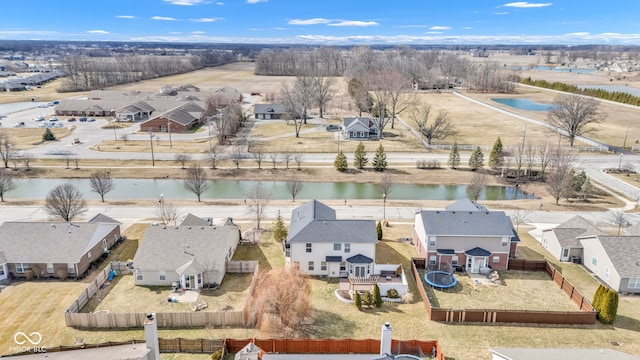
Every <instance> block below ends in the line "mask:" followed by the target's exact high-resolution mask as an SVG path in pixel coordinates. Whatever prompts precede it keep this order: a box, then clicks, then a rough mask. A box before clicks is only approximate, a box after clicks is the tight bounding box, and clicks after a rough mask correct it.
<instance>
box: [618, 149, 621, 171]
mask: <svg viewBox="0 0 640 360" xmlns="http://www.w3.org/2000/svg"><path fill="white" fill-rule="evenodd" d="M621 167H622V153H620V160H619V161H618V170H620V168H621Z"/></svg>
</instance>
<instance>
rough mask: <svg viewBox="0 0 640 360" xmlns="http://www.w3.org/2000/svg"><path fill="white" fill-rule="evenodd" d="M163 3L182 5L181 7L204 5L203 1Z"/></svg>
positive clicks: (171, 0) (183, 0) (191, 0)
mask: <svg viewBox="0 0 640 360" xmlns="http://www.w3.org/2000/svg"><path fill="white" fill-rule="evenodd" d="M164 2H168V3H169V4H173V5H182V6H193V5H198V4H206V3H207V2H206V1H205V0H164Z"/></svg>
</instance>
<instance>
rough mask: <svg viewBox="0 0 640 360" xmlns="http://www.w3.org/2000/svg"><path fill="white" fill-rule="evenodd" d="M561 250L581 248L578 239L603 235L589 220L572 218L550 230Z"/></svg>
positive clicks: (580, 217) (578, 217) (579, 217)
mask: <svg viewBox="0 0 640 360" xmlns="http://www.w3.org/2000/svg"><path fill="white" fill-rule="evenodd" d="M551 231H553V233H554V234H555V236H556V239H557V240H558V243H559V244H560V247H562V248H571V247H573V248H581V247H582V245H581V244H580V240H579V239H578V238H579V237H585V236H592V235H600V234H604V232H602V231H601V230H600V229H598V228H597V227H596V226H595V225H593V224H592V223H591V222H590V221H589V220H587V219H585V218H583V217H582V216H579V215H578V216H574V217H572V218H571V219H569V220H567V221H565V222H563V223H562V224H560V225H558V226H556V227H555V228H553V229H551Z"/></svg>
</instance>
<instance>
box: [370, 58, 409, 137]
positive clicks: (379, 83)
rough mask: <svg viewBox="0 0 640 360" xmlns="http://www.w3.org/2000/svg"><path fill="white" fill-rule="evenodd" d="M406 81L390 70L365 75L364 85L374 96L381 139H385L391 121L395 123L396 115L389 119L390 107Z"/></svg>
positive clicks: (400, 75)
mask: <svg viewBox="0 0 640 360" xmlns="http://www.w3.org/2000/svg"><path fill="white" fill-rule="evenodd" d="M405 81H406V79H405V78H404V76H403V75H402V74H400V73H399V72H397V71H395V70H393V69H390V68H385V69H379V70H376V71H373V72H370V73H367V74H365V75H364V79H363V81H362V82H363V84H364V86H365V88H367V89H369V90H370V91H372V92H373V94H374V100H375V103H376V109H377V112H378V114H377V125H378V131H380V138H383V137H384V128H385V127H386V126H387V124H388V123H389V121H393V117H394V116H395V114H392V117H391V118H387V110H388V107H389V106H390V105H391V103H392V97H393V96H394V94H395V93H396V92H397V89H399V88H401V87H402V86H401V85H399V84H402V83H403V82H405Z"/></svg>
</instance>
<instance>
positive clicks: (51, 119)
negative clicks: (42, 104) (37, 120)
mask: <svg viewBox="0 0 640 360" xmlns="http://www.w3.org/2000/svg"><path fill="white" fill-rule="evenodd" d="M56 121H58V118H57V117H55V116H54V117H52V118H50V119H49V122H56Z"/></svg>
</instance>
